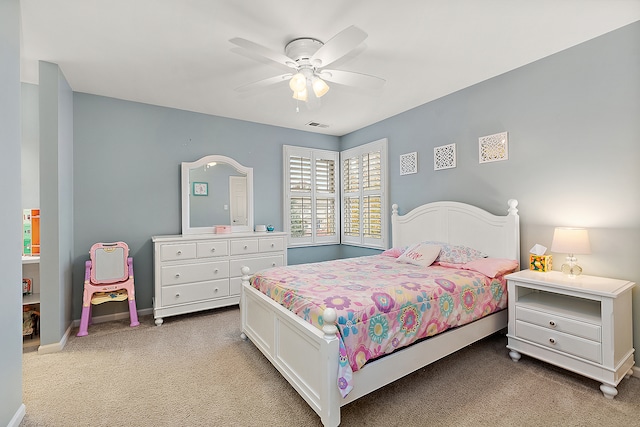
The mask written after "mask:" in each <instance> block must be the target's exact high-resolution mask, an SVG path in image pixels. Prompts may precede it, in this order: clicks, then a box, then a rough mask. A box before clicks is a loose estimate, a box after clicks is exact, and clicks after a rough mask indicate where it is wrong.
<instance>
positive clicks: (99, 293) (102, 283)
mask: <svg viewBox="0 0 640 427" xmlns="http://www.w3.org/2000/svg"><path fill="white" fill-rule="evenodd" d="M89 256H90V259H89V260H88V261H86V262H85V271H84V292H83V296H82V314H81V316H80V328H79V330H78V336H79V337H83V336H86V335H88V331H87V328H88V327H89V323H91V311H92V308H93V306H94V305H97V304H102V303H104V302H108V301H119V300H125V299H127V300H128V301H129V304H128V305H129V319H130V326H131V327H134V326H138V325H139V324H140V322H138V312H137V308H136V296H135V285H134V282H133V258H132V257H130V256H129V246H127V244H126V243H124V242H114V243H96V244H94V245H93V246H91V250H90V251H89ZM125 294H126V295H125Z"/></svg>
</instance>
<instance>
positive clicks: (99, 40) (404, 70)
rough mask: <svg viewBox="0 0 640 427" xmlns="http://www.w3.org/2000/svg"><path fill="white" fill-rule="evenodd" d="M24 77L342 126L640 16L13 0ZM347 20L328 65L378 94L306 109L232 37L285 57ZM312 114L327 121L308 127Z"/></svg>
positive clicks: (576, 6) (616, 6) (348, 3)
mask: <svg viewBox="0 0 640 427" xmlns="http://www.w3.org/2000/svg"><path fill="white" fill-rule="evenodd" d="M21 5H22V49H21V55H22V81H24V82H29V83H37V82H38V63H37V61H38V60H44V61H49V62H53V63H56V64H58V65H59V66H60V67H61V69H62V72H63V73H64V75H65V77H66V78H67V80H68V82H69V84H70V85H71V88H72V89H73V90H74V91H76V92H85V93H90V94H96V95H103V96H108V97H114V98H120V99H125V100H131V101H137V102H143V103H148V104H154V105H160V106H166V107H172V108H178V109H183V110H188V111H195V112H200V113H205V114H212V115H216V116H223V117H230V118H235V119H240V120H248V121H252V122H257V123H265V124H271V125H275V126H282V127H287V128H292V129H301V130H307V131H312V132H320V133H325V134H330V135H344V134H346V133H349V132H352V131H354V130H357V129H360V128H363V127H365V126H367V125H370V124H372V123H375V122H378V121H380V120H382V119H385V118H387V117H391V116H393V115H396V114H398V113H401V112H403V111H406V110H409V109H411V108H413V107H416V106H418V105H421V104H424V103H426V102H429V101H431V100H434V99H436V98H439V97H442V96H444V95H447V94H449V93H452V92H455V91H457V90H459V89H462V88H465V87H468V86H470V85H473V84H475V83H478V82H481V81H483V80H486V79H488V78H491V77H493V76H496V75H499V74H502V73H504V72H506V71H509V70H512V69H514V68H517V67H520V66H522V65H525V64H527V63H530V62H533V61H535V60H537V59H540V58H543V57H545V56H548V55H551V54H553V53H555V52H558V51H561V50H563V49H566V48H568V47H571V46H574V45H576V44H578V43H581V42H584V41H586V40H589V39H592V38H594V37H597V36H599V35H601V34H604V33H606V32H609V31H612V30H614V29H617V28H620V27H622V26H624V25H627V24H629V23H632V22H635V21H638V20H640V0H396V1H389V0H323V1H319V0H314V1H309V0H226V1H225V0H22V1H21ZM350 25H356V26H357V27H359V28H361V29H363V30H364V31H365V32H367V33H368V35H369V36H368V38H367V39H366V40H365V41H364V43H363V44H361V45H360V46H359V48H357V49H356V50H354V51H353V52H351V53H350V54H347V55H346V56H345V57H343V58H342V59H340V60H338V61H336V62H335V63H333V64H332V65H331V68H335V69H340V70H348V71H355V72H360V73H366V74H373V75H376V76H378V77H382V78H384V79H385V80H386V84H385V85H384V87H383V89H382V90H379V91H365V90H362V89H355V88H351V87H346V86H341V85H338V84H330V85H331V90H330V91H329V93H328V94H327V95H325V96H324V97H323V98H322V99H321V101H322V105H321V106H320V107H319V108H317V109H314V110H308V109H307V108H305V107H304V106H301V108H300V112H299V113H296V101H295V100H294V99H292V98H291V91H290V89H289V87H288V85H287V83H286V82H282V83H279V84H277V85H274V86H270V87H269V88H266V89H260V90H256V91H251V92H248V93H247V92H237V91H236V90H235V88H237V87H239V86H242V85H244V84H247V83H252V82H255V81H257V80H261V79H264V78H267V77H271V76H275V75H278V74H282V73H283V72H286V70H283V68H282V66H280V65H278V64H276V63H275V62H271V61H268V60H265V59H262V58H259V57H257V56H255V55H252V54H248V53H246V51H243V50H242V49H240V48H238V47H237V46H235V45H233V44H231V43H230V42H229V39H231V38H234V37H241V38H245V39H248V40H251V41H254V42H256V43H259V44H261V45H263V46H265V47H267V48H270V49H272V50H277V51H280V52H282V53H284V46H285V45H286V43H287V42H288V41H290V40H292V39H295V38H300V37H312V38H316V39H319V40H321V41H324V42H326V41H327V40H328V39H330V38H331V37H333V36H334V35H335V34H337V33H338V32H340V31H341V30H343V29H345V28H347V27H348V26H350ZM310 121H314V122H319V123H322V124H326V125H328V127H327V128H314V127H310V126H307V125H306V124H307V123H308V122H310Z"/></svg>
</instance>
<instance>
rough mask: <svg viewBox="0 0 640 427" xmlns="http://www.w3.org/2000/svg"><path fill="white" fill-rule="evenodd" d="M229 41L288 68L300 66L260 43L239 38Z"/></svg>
mask: <svg viewBox="0 0 640 427" xmlns="http://www.w3.org/2000/svg"><path fill="white" fill-rule="evenodd" d="M229 41H230V42H231V43H233V44H235V45H236V46H240V47H241V48H244V49H247V50H249V51H251V52H253V53H257V54H258V55H260V56H264V57H265V58H267V59H270V60H272V61H275V62H277V63H279V64H282V65H286V66H287V67H290V68H296V67H297V66H298V64H296V61H294V60H293V59H291V58H289V57H288V56H287V55H284V54H282V53H278V52H276V51H274V50H271V49H269V48H266V47H264V46H261V45H259V44H258V43H254V42H252V41H249V40H246V39H241V38H239V37H235V38H233V39H231V40H229Z"/></svg>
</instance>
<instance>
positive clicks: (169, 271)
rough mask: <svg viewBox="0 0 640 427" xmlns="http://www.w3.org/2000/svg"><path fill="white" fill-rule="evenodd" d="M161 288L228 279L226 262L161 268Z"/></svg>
mask: <svg viewBox="0 0 640 427" xmlns="http://www.w3.org/2000/svg"><path fill="white" fill-rule="evenodd" d="M161 270H162V273H161V274H162V286H171V285H178V284H181V283H190V282H201V281H205V280H215V279H222V278H226V277H229V263H228V262H227V261H219V262H203V263H200V264H180V265H171V266H165V267H162V269H161Z"/></svg>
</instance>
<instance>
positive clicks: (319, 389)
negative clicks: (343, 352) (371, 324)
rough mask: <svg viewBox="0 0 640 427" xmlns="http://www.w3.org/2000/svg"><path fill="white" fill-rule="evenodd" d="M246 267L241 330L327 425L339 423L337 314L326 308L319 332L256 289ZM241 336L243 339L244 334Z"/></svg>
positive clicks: (241, 302) (243, 280) (243, 284)
mask: <svg viewBox="0 0 640 427" xmlns="http://www.w3.org/2000/svg"><path fill="white" fill-rule="evenodd" d="M245 268H246V267H245ZM248 274H249V271H248V269H246V271H245V269H244V268H243V277H242V298H241V300H240V311H241V319H242V333H243V335H245V336H246V337H248V338H249V339H250V340H251V341H252V342H253V344H255V346H256V347H258V349H259V350H260V351H261V352H262V353H263V354H264V355H265V356H266V357H267V359H269V361H270V362H271V363H272V364H273V366H275V367H276V368H277V369H278V371H280V373H281V374H282V376H283V377H285V378H286V379H287V381H289V383H290V384H291V385H292V386H293V387H294V388H295V389H296V391H297V392H298V394H300V396H302V398H303V399H304V400H305V401H306V402H307V404H309V406H310V407H311V408H312V409H313V410H314V411H315V412H316V413H317V414H318V415H319V416H320V418H321V420H322V424H323V425H325V426H338V425H339V424H340V399H341V396H340V393H339V391H338V386H337V379H338V354H339V341H338V338H337V337H336V331H337V328H336V326H335V321H336V313H335V310H333V309H327V310H326V311H325V314H324V316H323V317H324V319H325V330H324V331H320V330H319V329H317V328H315V327H314V326H312V325H311V324H309V323H307V322H305V321H304V320H302V319H300V318H299V317H298V316H296V315H295V314H293V313H291V312H290V311H287V310H285V309H284V308H283V307H281V306H280V305H279V304H277V303H276V302H274V301H273V300H271V299H270V298H268V297H267V296H265V295H264V294H262V293H261V292H260V291H258V290H256V289H254V288H253V287H252V286H251V285H250V284H249V275H248ZM245 336H243V338H245Z"/></svg>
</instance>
